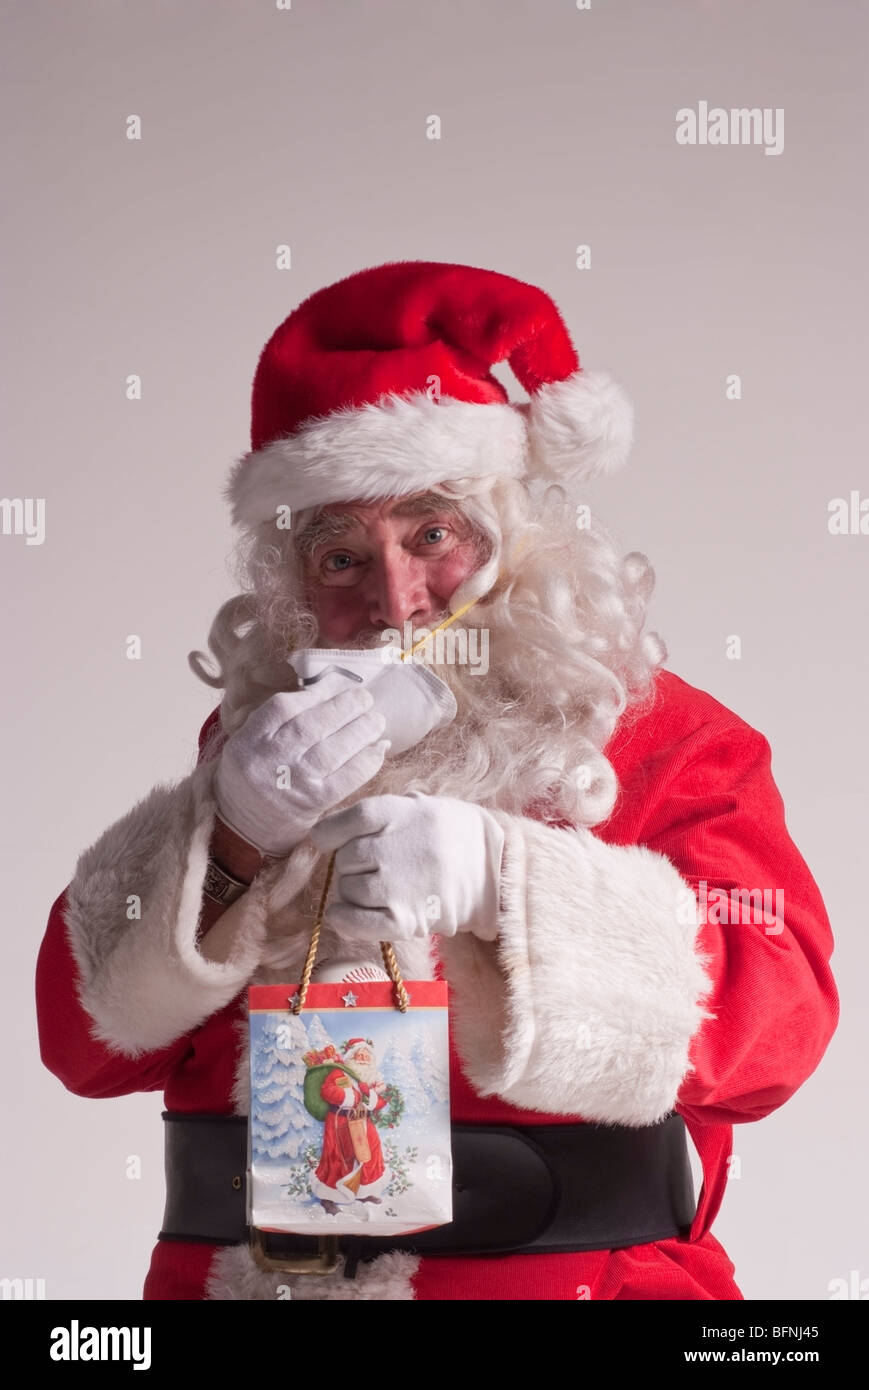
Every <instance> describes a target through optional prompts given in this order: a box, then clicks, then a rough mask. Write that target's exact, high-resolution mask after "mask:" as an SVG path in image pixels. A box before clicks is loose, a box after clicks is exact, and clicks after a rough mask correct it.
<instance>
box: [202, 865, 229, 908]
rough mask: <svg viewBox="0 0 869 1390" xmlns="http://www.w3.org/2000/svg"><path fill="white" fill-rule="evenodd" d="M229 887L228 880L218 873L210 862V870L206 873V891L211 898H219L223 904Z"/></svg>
mask: <svg viewBox="0 0 869 1390" xmlns="http://www.w3.org/2000/svg"><path fill="white" fill-rule="evenodd" d="M227 887H228V884H227V880H226V879H225V878H224V877H223V875H222V874H221V873H219V872H218V871H217V869H216V868H215V867H214V865H213V864H212V863H211V861H210V860H209V863H208V868H207V869H206V871H205V884H204V891H205V892H206V893H207V894H208V896H209V897H211V898H217V899H218V901H220V902H222V901H223V898H224V896H225V894H226V889H227Z"/></svg>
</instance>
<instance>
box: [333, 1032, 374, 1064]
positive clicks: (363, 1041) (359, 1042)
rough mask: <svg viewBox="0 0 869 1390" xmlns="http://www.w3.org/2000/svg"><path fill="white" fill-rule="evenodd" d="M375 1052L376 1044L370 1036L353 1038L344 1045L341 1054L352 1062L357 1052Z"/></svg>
mask: <svg viewBox="0 0 869 1390" xmlns="http://www.w3.org/2000/svg"><path fill="white" fill-rule="evenodd" d="M362 1051H364V1052H373V1051H374V1044H373V1042H371V1040H370V1039H369V1038H351V1039H350V1041H349V1042H348V1043H347V1045H346V1047H342V1049H341V1055H342V1056H343V1058H344V1060H345V1062H352V1060H353V1058H354V1057H355V1056H356V1054H357V1052H362Z"/></svg>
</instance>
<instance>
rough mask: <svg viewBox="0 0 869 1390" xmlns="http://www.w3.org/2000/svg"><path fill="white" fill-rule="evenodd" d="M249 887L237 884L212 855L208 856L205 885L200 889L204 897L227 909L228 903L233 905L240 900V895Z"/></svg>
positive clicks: (244, 884) (236, 880)
mask: <svg viewBox="0 0 869 1390" xmlns="http://www.w3.org/2000/svg"><path fill="white" fill-rule="evenodd" d="M249 887H250V884H249V883H241V882H239V880H238V879H237V878H233V877H232V875H231V874H228V873H227V872H226V870H225V869H222V868H221V867H220V865H219V864H218V862H217V860H216V859H214V858H213V856H212V855H209V856H208V868H207V869H206V871H205V883H204V884H203V888H202V891H203V892H204V894H205V896H206V897H208V898H211V899H212V900H213V901H214V902H216V903H223V905H224V906H225V907H228V906H229V904H230V903H234V902H235V901H236V900H237V899H238V898H240V897H241V895H242V893H246V892H247V890H248V888H249Z"/></svg>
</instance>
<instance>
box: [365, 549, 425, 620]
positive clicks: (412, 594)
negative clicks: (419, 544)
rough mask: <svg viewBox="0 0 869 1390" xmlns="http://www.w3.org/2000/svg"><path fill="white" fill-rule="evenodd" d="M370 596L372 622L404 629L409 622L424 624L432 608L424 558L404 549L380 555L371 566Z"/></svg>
mask: <svg viewBox="0 0 869 1390" xmlns="http://www.w3.org/2000/svg"><path fill="white" fill-rule="evenodd" d="M370 584H371V588H370V591H369V593H368V595H367V597H368V602H369V606H370V618H371V622H372V623H373V624H375V625H376V624H382V625H383V626H384V627H395V628H402V627H403V626H404V624H405V623H406V622H407V621H408V620H410V621H416V622H418V623H423V622H425V621H426V619H427V618H428V617H429V609H430V607H431V604H430V601H429V592H428V584H427V583H426V565H425V561H424V560H421V559H419V558H418V557H417V556H414V555H407V554H406V553H404V552H402V551H390V552H387V553H385V554H383V555H381V556H379V557H378V559H377V561H376V562H375V564H374V565H373V566H372V571H371V576H370Z"/></svg>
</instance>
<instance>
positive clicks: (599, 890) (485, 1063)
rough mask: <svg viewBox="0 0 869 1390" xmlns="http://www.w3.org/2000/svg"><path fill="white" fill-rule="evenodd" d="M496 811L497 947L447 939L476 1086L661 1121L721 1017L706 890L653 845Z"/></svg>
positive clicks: (603, 1115)
mask: <svg viewBox="0 0 869 1390" xmlns="http://www.w3.org/2000/svg"><path fill="white" fill-rule="evenodd" d="M492 814H493V815H494V816H496V818H497V819H498V821H499V823H500V824H501V825H502V826H503V828H504V831H505V845H504V858H503V865H502V889H501V914H500V916H501V920H500V930H499V937H498V940H497V942H494V943H492V942H485V941H480V940H478V939H477V938H476V937H474V936H473V935H471V934H470V933H462V934H460V935H459V936H457V937H453V938H450V939H444V940H442V942H441V953H442V956H443V959H444V962H445V965H446V970H447V974H448V977H449V979H450V982H451V984H452V987H453V991H454V1000H455V1009H454V1018H453V1026H454V1030H455V1036H456V1041H457V1045H458V1050H459V1053H460V1055H461V1057H462V1059H463V1063H464V1067H465V1070H466V1073H467V1075H468V1077H469V1079H470V1081H471V1083H472V1084H473V1085H474V1087H475V1088H476V1089H477V1091H479V1093H480V1094H481V1095H484V1096H485V1095H498V1096H500V1097H501V1098H502V1099H503V1100H506V1101H508V1102H510V1103H512V1104H514V1105H518V1106H520V1107H523V1108H526V1109H529V1110H536V1111H543V1112H546V1113H552V1114H560V1115H579V1116H582V1118H583V1119H585V1120H588V1121H592V1122H600V1123H612V1124H622V1125H646V1124H654V1123H656V1122H657V1121H658V1120H661V1119H663V1118H664V1116H665V1115H667V1114H668V1113H669V1112H670V1111H671V1110H672V1109H673V1106H674V1104H675V1101H676V1097H677V1092H678V1090H679V1086H680V1084H681V1082H682V1080H683V1078H684V1077H685V1075H686V1074H687V1072H688V1070H689V1045H690V1043H691V1039H692V1038H693V1036H694V1034H695V1033H696V1032H697V1030H698V1028H699V1027H700V1025H701V1023H702V1022H703V1020H704V1019H705V1018H712V1017H713V1015H711V1014H709V1013H707V1012H706V1011H705V1010H704V1009H703V1007H702V1005H701V1001H702V999H703V998H704V997H705V996H706V995H707V994H708V992H709V989H710V987H711V982H710V979H709V977H708V976H707V974H706V971H705V968H704V967H705V966H706V965H707V964H708V962H707V961H706V960H705V958H704V957H702V956H701V955H700V954H699V953H698V952H697V950H696V936H697V930H698V922H699V909H698V904H697V899H696V895H695V894H694V892H693V890H692V889H691V887H690V886H689V885H688V884H687V883H686V882H685V880H684V879H683V878H682V877H681V875H680V874H679V872H678V870H677V869H676V868H675V866H674V865H673V864H672V863H671V862H670V860H669V859H667V858H666V857H665V856H664V855H662V854H658V853H656V852H654V851H652V850H649V849H646V848H644V847H643V846H638V845H633V846H624V847H621V846H613V845H607V844H605V843H604V842H603V841H601V840H599V839H598V838H597V837H596V836H595V835H593V834H592V832H591V831H589V830H584V829H580V830H564V829H555V828H553V827H551V826H546V825H542V824H540V823H539V822H537V821H532V820H529V819H527V818H525V817H520V816H513V815H508V814H507V813H505V812H501V811H493V812H492Z"/></svg>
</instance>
